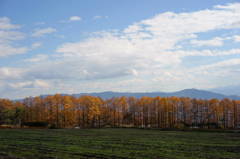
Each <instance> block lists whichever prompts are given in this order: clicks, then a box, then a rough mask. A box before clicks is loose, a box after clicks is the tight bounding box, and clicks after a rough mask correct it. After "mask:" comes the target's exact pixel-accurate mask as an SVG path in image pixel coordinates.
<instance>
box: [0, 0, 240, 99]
mask: <svg viewBox="0 0 240 159" xmlns="http://www.w3.org/2000/svg"><path fill="white" fill-rule="evenodd" d="M239 79H240V1H236V0H202V1H193V0H181V1H179V0H168V1H163V0H141V1H139V0H131V1H129V0H121V1H113V0H88V1H79V0H50V1H49V0H35V1H33V0H21V1H16V0H1V1H0V98H10V99H18V98H23V97H27V96H38V95H42V94H55V93H68V94H73V93H83V92H102V91H118V92H156V91H166V92H170V91H177V90H181V89H186V88H197V89H212V88H218V87H227V86H233V85H240V80H239Z"/></svg>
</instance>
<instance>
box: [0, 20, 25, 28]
mask: <svg viewBox="0 0 240 159" xmlns="http://www.w3.org/2000/svg"><path fill="white" fill-rule="evenodd" d="M18 28H20V25H15V24H11V21H10V19H9V18H8V17H0V29H2V30H9V29H18Z"/></svg>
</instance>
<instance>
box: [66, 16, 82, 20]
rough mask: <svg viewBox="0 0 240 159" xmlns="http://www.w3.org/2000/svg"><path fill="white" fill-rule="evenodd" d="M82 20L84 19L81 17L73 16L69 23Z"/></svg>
mask: <svg viewBox="0 0 240 159" xmlns="http://www.w3.org/2000/svg"><path fill="white" fill-rule="evenodd" d="M80 20H82V18H81V17H79V16H72V17H70V18H69V21H80Z"/></svg>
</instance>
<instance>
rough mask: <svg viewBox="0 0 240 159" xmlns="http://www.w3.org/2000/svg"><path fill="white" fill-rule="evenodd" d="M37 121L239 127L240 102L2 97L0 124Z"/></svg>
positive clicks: (81, 125) (49, 123)
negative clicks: (19, 99)
mask: <svg viewBox="0 0 240 159" xmlns="http://www.w3.org/2000/svg"><path fill="white" fill-rule="evenodd" d="M33 123H34V124H33ZM41 123H45V124H46V125H47V126H49V127H52V128H73V127H79V128H101V127H141V128H186V127H192V128H225V129H226V128H240V101H237V100H230V99H222V100H218V99H211V100H202V99H191V98H185V97H181V98H179V97H141V98H135V97H114V98H111V99H105V100H104V99H102V98H100V97H94V96H81V97H79V98H77V97H73V96H63V95H60V94H56V95H53V96H47V97H44V98H43V97H29V98H25V99H24V100H22V101H20V102H19V101H18V102H16V101H11V100H7V99H0V125H3V124H11V125H18V126H24V125H31V124H32V125H35V126H36V125H37V124H38V125H41ZM43 125H44V124H43Z"/></svg>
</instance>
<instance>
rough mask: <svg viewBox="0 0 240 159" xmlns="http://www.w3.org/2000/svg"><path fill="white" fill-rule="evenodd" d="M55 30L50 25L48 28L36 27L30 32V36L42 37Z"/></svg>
mask: <svg viewBox="0 0 240 159" xmlns="http://www.w3.org/2000/svg"><path fill="white" fill-rule="evenodd" d="M56 31H57V30H56V29H55V28H51V27H48V28H42V29H36V30H35V31H34V32H33V33H32V36H33V37H42V36H44V35H46V34H51V33H54V32H56Z"/></svg>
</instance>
